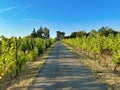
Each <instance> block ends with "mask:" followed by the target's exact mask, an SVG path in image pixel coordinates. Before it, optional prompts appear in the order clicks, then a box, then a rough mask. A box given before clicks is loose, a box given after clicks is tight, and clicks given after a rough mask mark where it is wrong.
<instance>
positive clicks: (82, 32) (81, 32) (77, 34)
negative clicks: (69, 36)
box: [76, 30, 87, 37]
mask: <svg viewBox="0 0 120 90" xmlns="http://www.w3.org/2000/svg"><path fill="white" fill-rule="evenodd" d="M84 35H87V33H86V32H85V31H84V30H83V31H79V32H77V33H76V37H82V36H84Z"/></svg>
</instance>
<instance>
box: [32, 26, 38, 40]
mask: <svg viewBox="0 0 120 90" xmlns="http://www.w3.org/2000/svg"><path fill="white" fill-rule="evenodd" d="M31 37H32V38H36V37H37V33H36V31H35V28H33V32H32V33H31Z"/></svg>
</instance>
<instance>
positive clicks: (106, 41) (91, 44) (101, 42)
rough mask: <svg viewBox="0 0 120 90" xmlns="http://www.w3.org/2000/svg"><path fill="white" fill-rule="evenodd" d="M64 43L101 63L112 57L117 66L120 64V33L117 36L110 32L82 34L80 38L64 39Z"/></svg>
mask: <svg viewBox="0 0 120 90" xmlns="http://www.w3.org/2000/svg"><path fill="white" fill-rule="evenodd" d="M63 42H64V43H66V44H69V45H70V46H72V47H74V48H75V49H77V50H79V52H81V53H83V54H84V55H87V56H90V57H92V58H94V59H95V60H98V62H99V64H101V62H102V61H105V60H106V59H107V57H111V58H112V62H114V63H115V68H114V70H116V68H117V67H118V66H119V65H120V34H117V35H116V36H114V35H112V34H109V35H108V36H107V37H106V36H100V35H99V34H96V35H95V36H91V35H89V36H82V37H79V38H72V39H64V40H63Z"/></svg>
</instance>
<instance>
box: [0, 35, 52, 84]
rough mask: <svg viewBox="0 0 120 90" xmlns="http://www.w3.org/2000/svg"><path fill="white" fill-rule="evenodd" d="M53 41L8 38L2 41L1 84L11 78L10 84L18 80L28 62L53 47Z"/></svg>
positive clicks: (2, 38)
mask: <svg viewBox="0 0 120 90" xmlns="http://www.w3.org/2000/svg"><path fill="white" fill-rule="evenodd" d="M53 42H54V40H53V39H41V38H27V37H25V38H21V37H19V38H16V37H11V38H6V37H4V36H2V37H1V41H0V83H2V84H3V86H4V82H5V80H6V77H7V76H9V78H10V79H8V80H9V81H8V82H9V83H10V82H11V80H12V79H17V78H18V76H19V73H20V72H21V71H22V67H23V66H24V65H25V64H26V63H27V62H32V61H34V60H36V58H37V57H38V56H40V55H41V54H43V52H44V51H45V50H46V49H47V48H49V47H50V46H51V44H52V43H53Z"/></svg>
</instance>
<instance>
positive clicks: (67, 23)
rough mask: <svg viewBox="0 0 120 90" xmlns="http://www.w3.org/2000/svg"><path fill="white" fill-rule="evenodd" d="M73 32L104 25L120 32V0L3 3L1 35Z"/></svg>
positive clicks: (16, 0) (19, 0)
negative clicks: (47, 31) (37, 31)
mask: <svg viewBox="0 0 120 90" xmlns="http://www.w3.org/2000/svg"><path fill="white" fill-rule="evenodd" d="M40 26H43V27H48V28H49V29H50V33H51V34H50V35H51V37H56V31H57V30H60V31H63V32H65V33H66V35H69V34H71V32H74V31H79V30H86V31H87V32H88V31H90V30H91V29H96V30H98V29H99V28H100V27H102V26H108V27H112V28H113V29H116V30H118V31H119V30H120V0H0V35H5V36H7V37H10V36H26V35H29V34H30V33H31V32H32V30H33V28H36V29H38V28H39V27H40Z"/></svg>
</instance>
